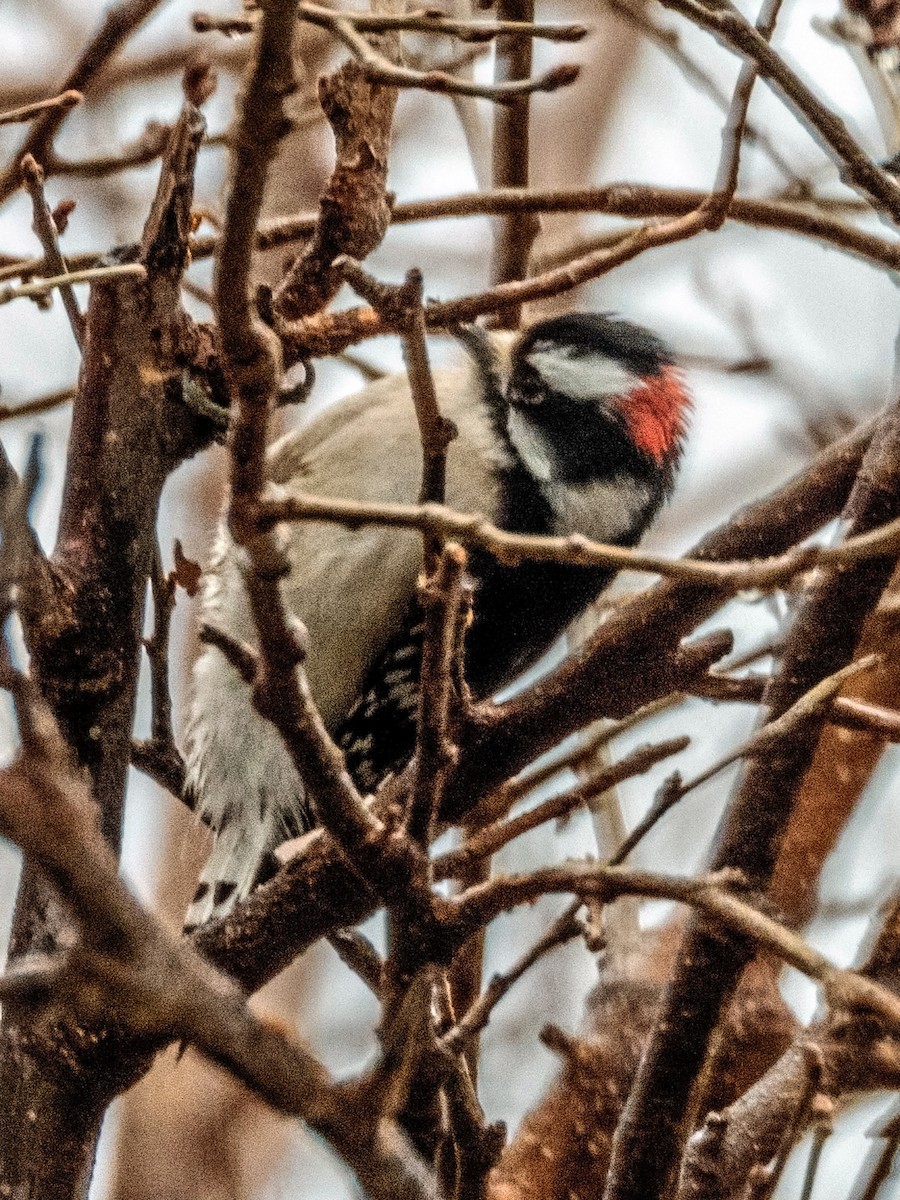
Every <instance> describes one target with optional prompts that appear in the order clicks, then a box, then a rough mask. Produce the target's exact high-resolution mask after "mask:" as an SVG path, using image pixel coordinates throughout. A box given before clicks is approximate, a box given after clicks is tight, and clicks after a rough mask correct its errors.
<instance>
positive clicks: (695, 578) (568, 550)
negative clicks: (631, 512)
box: [258, 493, 900, 595]
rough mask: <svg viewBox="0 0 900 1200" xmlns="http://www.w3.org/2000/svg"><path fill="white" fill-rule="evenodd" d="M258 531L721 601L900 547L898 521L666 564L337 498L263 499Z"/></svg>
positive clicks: (573, 541) (456, 517) (437, 508)
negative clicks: (489, 561) (337, 534)
mask: <svg viewBox="0 0 900 1200" xmlns="http://www.w3.org/2000/svg"><path fill="white" fill-rule="evenodd" d="M259 511H260V515H259V518H258V521H259V527H260V529H262V530H268V529H271V528H273V527H274V526H275V525H277V524H279V523H280V522H281V521H328V522H332V523H337V524H340V525H347V526H349V527H351V528H355V527H357V526H362V525H382V526H385V527H387V528H392V529H417V530H419V531H420V532H421V533H422V534H424V535H426V536H427V537H429V538H432V539H444V538H454V539H456V540H457V541H459V542H461V543H462V544H464V545H468V546H477V547H479V548H481V549H484V550H487V551H489V553H491V554H492V555H494V557H495V558H497V559H498V561H500V562H502V563H504V564H507V565H509V564H516V563H519V562H523V561H537V562H540V561H552V562H565V563H577V564H580V565H591V564H593V565H600V566H610V567H615V568H616V570H626V569H627V570H631V571H646V572H648V573H652V574H655V575H662V576H664V577H666V578H669V579H676V580H681V581H683V582H685V583H702V584H705V585H708V586H710V587H717V588H719V589H720V590H721V591H722V593H723V595H724V594H729V593H734V592H739V591H744V590H746V589H748V588H758V589H761V590H767V589H771V588H776V587H782V586H783V585H785V584H787V583H788V582H789V581H790V580H791V579H793V578H795V577H796V576H797V575H800V574H803V573H805V572H808V571H811V570H814V569H816V568H822V567H843V566H850V565H851V564H853V563H858V562H864V561H866V560H868V559H873V558H880V557H883V556H884V555H885V554H891V553H894V552H895V551H896V550H897V549H898V548H900V520H893V521H889V522H888V523H886V524H885V525H884V526H882V527H881V528H878V529H875V530H870V531H867V532H866V533H863V534H860V535H858V536H856V537H852V538H848V539H847V540H846V541H845V542H843V543H840V544H838V545H835V546H801V547H799V548H797V549H795V550H790V551H787V552H785V553H784V554H781V555H778V556H776V557H773V558H768V559H762V560H761V561H758V562H753V561H735V562H713V561H707V560H705V559H701V558H692V557H685V558H676V559H673V558H668V557H666V556H664V555H659V554H650V553H647V552H645V551H642V550H632V549H630V548H628V547H624V546H613V545H607V544H605V543H602V542H593V541H591V540H590V539H589V538H585V537H583V536H582V535H581V534H567V535H564V536H558V537H553V536H543V535H540V534H517V533H509V532H508V531H507V530H505V529H500V528H499V527H498V526H496V525H492V524H491V522H490V521H488V520H486V518H485V517H483V516H482V515H481V514H480V513H460V512H455V511H454V510H453V509H448V508H445V507H443V506H442V505H437V504H379V503H376V502H374V501H362V500H342V499H339V498H330V497H321V496H315V495H312V494H309V493H300V494H298V495H294V496H290V497H286V498H285V499H281V500H271V501H265V502H263V503H262V504H261V506H260V510H259Z"/></svg>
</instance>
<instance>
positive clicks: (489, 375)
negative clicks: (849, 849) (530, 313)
mask: <svg viewBox="0 0 900 1200" xmlns="http://www.w3.org/2000/svg"><path fill="white" fill-rule="evenodd" d="M452 333H453V336H454V337H455V338H456V339H457V340H458V341H459V342H461V343H462V345H463V346H464V347H465V349H466V351H467V352H468V354H469V357H470V358H471V359H472V361H473V363H474V364H475V368H476V370H477V371H478V374H479V376H480V377H481V380H482V384H483V387H484V393H485V396H484V398H485V401H486V402H487V403H488V404H489V405H490V406H491V408H493V409H494V410H495V411H505V409H506V406H507V402H506V394H507V389H508V387H509V379H510V375H511V374H512V353H513V347H514V346H515V344H516V341H517V340H518V338H519V334H518V333H517V332H516V331H514V330H506V329H502V330H501V329H498V330H487V329H484V328H483V327H482V326H481V325H458V326H457V327H456V328H455V329H453V330H452Z"/></svg>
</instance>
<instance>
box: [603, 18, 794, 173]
mask: <svg viewBox="0 0 900 1200" xmlns="http://www.w3.org/2000/svg"><path fill="white" fill-rule="evenodd" d="M604 3H605V5H606V7H607V8H608V9H609V10H610V11H611V12H613V13H615V14H616V16H618V17H621V18H622V19H623V20H625V21H627V22H628V23H629V24H630V25H633V26H634V28H635V29H638V30H639V31H640V32H641V33H642V34H643V35H644V36H645V37H647V38H649V39H650V41H652V42H653V43H654V44H655V45H657V46H658V47H659V48H660V50H662V52H663V53H664V54H666V55H667V56H668V57H669V58H670V59H671V60H672V61H673V62H674V63H675V64H676V65H677V66H678V68H679V70H680V71H681V73H682V74H683V75H684V77H685V78H686V79H687V80H688V81H689V82H691V83H693V84H694V85H695V86H696V87H697V88H699V90H700V91H701V92H703V93H704V94H705V95H707V96H709V97H710V99H711V100H712V101H713V103H714V104H716V106H717V107H718V108H720V109H721V110H722V111H723V112H726V113H727V112H728V108H729V103H730V101H729V98H728V95H727V94H726V92H725V91H724V90H723V89H722V88H721V87H720V86H719V83H718V81H717V80H716V79H715V78H714V76H713V75H712V74H711V73H710V72H709V71H708V70H707V69H706V68H705V67H704V66H703V64H702V63H700V62H698V61H697V59H695V58H694V57H693V56H692V55H690V54H689V53H688V52H687V51H686V50H685V49H684V46H683V45H682V42H681V38H680V36H679V34H678V31H677V30H675V29H669V28H667V27H665V26H662V25H658V24H657V23H656V22H655V21H653V20H652V19H651V17H650V16H649V13H648V10H647V9H646V8H645V7H644V6H643V5H640V4H635V3H632V2H631V0H604ZM744 142H745V143H749V144H751V145H757V146H759V148H760V149H761V150H762V151H763V152H764V153H765V154H766V156H767V157H768V158H769V159H770V161H771V162H772V163H773V164H774V165H775V166H776V167H777V168H778V170H779V171H780V172H781V173H782V174H783V175H784V177H785V179H787V180H789V181H790V182H791V183H792V184H796V183H800V182H802V181H801V180H799V179H798V178H797V175H796V172H795V170H794V166H793V164H792V163H790V162H788V160H787V159H786V158H785V157H784V156H783V155H782V154H781V153H780V151H779V150H778V147H777V146H776V145H775V144H774V142H773V141H772V139H771V138H770V137H769V136H768V134H767V133H765V132H764V131H763V130H762V129H760V128H759V127H758V126H756V125H754V124H752V123H751V122H750V121H745V124H744Z"/></svg>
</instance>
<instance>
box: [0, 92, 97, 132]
mask: <svg viewBox="0 0 900 1200" xmlns="http://www.w3.org/2000/svg"><path fill="white" fill-rule="evenodd" d="M82 100H84V96H82V94H81V92H78V91H76V90H75V89H74V88H69V89H68V91H65V92H62V93H61V94H60V95H59V96H51V97H50V98H49V99H48V100H35V101H34V103H32V104H23V105H21V106H20V107H19V108H10V109H7V111H6V112H0V125H18V124H19V123H20V122H21V121H30V120H31V119H32V118H33V117H39V116H40V115H41V113H43V112H46V111H47V109H51V108H57V109H63V110H64V111H66V110H68V109H70V108H75V107H76V105H78V104H81V102H82Z"/></svg>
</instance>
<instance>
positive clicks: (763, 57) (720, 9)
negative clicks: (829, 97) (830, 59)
mask: <svg viewBox="0 0 900 1200" xmlns="http://www.w3.org/2000/svg"><path fill="white" fill-rule="evenodd" d="M662 3H663V5H664V7H666V8H671V9H672V10H673V11H675V12H678V13H681V15H682V16H685V17H687V18H688V19H689V20H690V21H693V23H694V24H695V25H699V26H700V27H701V28H703V29H706V30H708V31H709V32H710V33H712V34H713V36H714V37H715V38H717V40H719V41H721V42H723V43H724V44H725V45H726V46H727V47H729V49H732V50H735V51H737V52H739V53H740V54H742V55H745V56H746V57H748V58H749V59H751V60H752V61H753V62H755V63H756V64H757V67H758V69H759V73H760V75H761V76H762V77H763V79H765V81H766V83H768V85H769V86H770V87H771V88H772V89H773V90H774V91H775V92H776V93H777V94H778V95H780V96H781V98H782V99H783V100H784V101H785V103H786V104H787V105H788V106H789V107H790V108H791V109H792V110H793V111H794V113H795V115H797V116H798V117H799V118H800V119H801V122H802V124H804V126H807V127H811V129H812V130H813V131H814V132H815V134H816V135H817V137H818V140H819V141H820V143H821V144H822V145H823V146H824V147H825V148H826V149H827V150H828V151H829V152H830V154H831V156H832V157H833V158H834V160H835V161H836V162H837V164H838V167H839V169H840V171H841V175H842V177H843V178H844V179H845V180H846V182H847V183H849V184H850V186H851V187H854V188H856V189H857V190H859V191H861V192H863V193H864V194H865V195H867V196H868V197H870V198H871V200H872V201H873V202H874V203H875V204H876V205H877V206H878V207H879V208H882V209H884V210H885V211H887V212H888V213H889V214H890V215H891V216H892V218H893V219H894V221H895V222H896V221H897V220H898V219H900V185H898V183H897V180H896V179H895V178H894V177H893V176H892V175H891V174H890V172H889V171H885V170H884V169H883V168H882V167H880V166H879V165H878V164H877V163H875V162H873V160H872V159H871V158H870V157H869V156H868V155H867V154H866V152H865V151H864V150H863V148H862V147H861V146H860V144H859V142H857V140H856V139H855V138H854V137H853V136H852V134H851V133H850V131H849V129H848V128H847V126H846V125H845V124H844V122H843V121H842V120H841V119H840V117H838V116H836V115H835V113H834V112H833V111H832V110H831V109H830V108H827V107H826V106H825V105H824V104H823V103H822V102H821V100H819V99H818V97H817V96H816V95H815V94H814V92H812V90H811V89H810V88H809V87H807V85H806V84H805V83H804V82H803V81H802V80H801V79H800V77H799V76H798V75H797V74H796V73H795V72H794V71H792V70H791V68H790V67H789V66H788V65H787V63H786V62H785V61H784V59H783V58H782V57H781V55H779V54H777V53H776V52H775V51H774V50H773V49H772V48H771V47H770V46H769V44H768V42H767V41H766V39H765V37H764V36H763V35H762V34H761V33H760V32H759V31H758V30H757V29H754V27H753V26H752V25H751V24H750V22H749V21H747V19H746V18H745V17H744V16H743V15H742V14H741V13H740V12H738V10H737V9H736V8H735V7H734V5H733V4H732V3H731V2H730V0H721V2H720V3H719V4H717V5H716V7H715V8H711V7H706V6H705V5H704V4H702V3H699V0H662Z"/></svg>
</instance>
